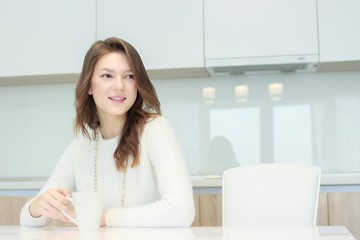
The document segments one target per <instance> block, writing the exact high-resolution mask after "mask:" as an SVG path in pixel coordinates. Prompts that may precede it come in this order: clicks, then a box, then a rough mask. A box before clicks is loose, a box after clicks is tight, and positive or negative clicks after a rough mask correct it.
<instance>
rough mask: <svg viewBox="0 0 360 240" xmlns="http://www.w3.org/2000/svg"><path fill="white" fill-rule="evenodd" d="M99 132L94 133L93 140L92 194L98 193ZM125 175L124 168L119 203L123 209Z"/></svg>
mask: <svg viewBox="0 0 360 240" xmlns="http://www.w3.org/2000/svg"><path fill="white" fill-rule="evenodd" d="M99 135H100V133H99V131H97V133H96V139H95V159H94V192H98V190H99V188H98V157H99ZM126 173H127V168H125V171H124V173H123V178H122V181H121V202H120V206H121V207H124V204H125V194H126Z"/></svg>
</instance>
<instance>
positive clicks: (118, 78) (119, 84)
mask: <svg viewBox="0 0 360 240" xmlns="http://www.w3.org/2000/svg"><path fill="white" fill-rule="evenodd" d="M114 87H115V88H116V89H123V88H124V83H123V78H122V76H120V75H118V76H116V78H115V83H114Z"/></svg>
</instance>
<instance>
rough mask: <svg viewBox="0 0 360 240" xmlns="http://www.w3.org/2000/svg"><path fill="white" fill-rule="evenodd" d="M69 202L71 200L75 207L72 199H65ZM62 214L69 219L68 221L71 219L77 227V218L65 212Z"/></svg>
mask: <svg viewBox="0 0 360 240" xmlns="http://www.w3.org/2000/svg"><path fill="white" fill-rule="evenodd" d="M65 198H66V199H67V200H69V201H70V202H71V203H72V204H73V205H74V200H73V199H72V198H71V197H65ZM61 212H62V214H64V216H65V217H67V218H68V219H70V220H71V221H72V222H73V223H75V224H76V225H77V221H76V219H75V218H73V217H71V216H70V215H69V214H67V213H66V212H64V211H61Z"/></svg>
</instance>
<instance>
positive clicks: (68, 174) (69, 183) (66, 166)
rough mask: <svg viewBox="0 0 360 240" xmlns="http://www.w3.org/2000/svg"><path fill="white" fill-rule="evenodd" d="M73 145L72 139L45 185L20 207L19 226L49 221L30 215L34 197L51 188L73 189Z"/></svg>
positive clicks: (34, 225)
mask: <svg viewBox="0 0 360 240" xmlns="http://www.w3.org/2000/svg"><path fill="white" fill-rule="evenodd" d="M74 145H75V141H72V143H71V144H70V145H69V146H68V147H67V148H66V149H65V151H64V152H63V154H62V155H61V157H60V159H59V161H58V163H57V164H56V166H55V169H54V170H53V172H52V174H51V175H50V177H49V178H48V179H47V181H46V183H45V185H44V186H43V187H42V188H41V190H40V191H39V193H38V194H37V195H36V196H35V197H34V198H32V199H30V200H29V201H28V202H27V203H26V204H25V205H24V206H23V208H22V209H21V214H20V225H21V226H29V227H37V226H45V225H47V224H49V223H50V218H49V217H46V216H41V217H38V218H34V217H32V216H31V214H30V211H29V208H30V205H31V203H32V202H33V201H34V200H35V198H36V197H38V196H39V195H41V194H42V193H44V192H46V191H47V190H49V189H52V188H67V189H68V190H69V191H73V190H74V188H75V181H74V169H73V163H72V157H73V151H74Z"/></svg>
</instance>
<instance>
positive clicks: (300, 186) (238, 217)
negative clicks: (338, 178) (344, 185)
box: [222, 163, 321, 227]
mask: <svg viewBox="0 0 360 240" xmlns="http://www.w3.org/2000/svg"><path fill="white" fill-rule="evenodd" d="M320 177H321V171H320V168H319V167H316V166H311V165H301V164H290V163H289V164H280V163H267V164H256V165H249V166H241V167H235V168H231V169H228V170H225V171H224V173H223V203H222V204H223V226H225V227H228V226H236V227H238V226H315V225H316V216H317V207H318V199H319V189H320Z"/></svg>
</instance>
